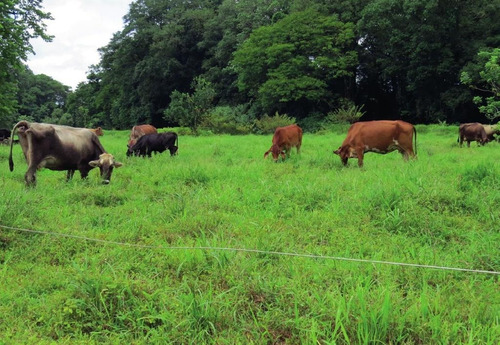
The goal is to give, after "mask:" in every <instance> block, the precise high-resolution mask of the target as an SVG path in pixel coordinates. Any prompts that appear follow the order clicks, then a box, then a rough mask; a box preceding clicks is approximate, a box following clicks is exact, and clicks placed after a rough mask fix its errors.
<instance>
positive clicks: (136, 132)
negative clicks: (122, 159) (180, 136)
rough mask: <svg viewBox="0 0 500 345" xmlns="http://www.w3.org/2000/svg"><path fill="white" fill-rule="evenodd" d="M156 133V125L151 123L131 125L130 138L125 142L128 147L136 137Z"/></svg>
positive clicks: (133, 142) (132, 144)
mask: <svg viewBox="0 0 500 345" xmlns="http://www.w3.org/2000/svg"><path fill="white" fill-rule="evenodd" d="M153 133H158V131H157V130H156V127H153V126H151V125H137V126H134V127H132V131H130V138H129V141H128V144H127V147H128V148H131V147H132V146H134V145H135V143H136V142H137V139H139V138H140V137H142V136H143V135H145V134H153Z"/></svg>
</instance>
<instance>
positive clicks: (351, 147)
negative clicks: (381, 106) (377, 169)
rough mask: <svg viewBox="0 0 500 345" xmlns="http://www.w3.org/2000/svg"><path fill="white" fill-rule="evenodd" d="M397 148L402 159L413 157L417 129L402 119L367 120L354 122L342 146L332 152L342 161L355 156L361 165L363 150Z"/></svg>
mask: <svg viewBox="0 0 500 345" xmlns="http://www.w3.org/2000/svg"><path fill="white" fill-rule="evenodd" d="M413 134H415V152H413ZM395 150H398V151H399V153H401V154H402V155H403V158H404V160H408V157H412V158H413V157H415V155H416V153H417V131H416V129H415V127H414V126H413V125H412V124H410V123H408V122H404V121H399V120H398V121H384V120H382V121H367V122H356V123H354V124H353V125H352V126H351V127H350V128H349V131H348V132H347V137H346V138H345V140H344V142H343V143H342V146H340V147H339V148H338V149H337V150H335V151H333V153H335V154H337V155H339V156H340V159H341V160H342V163H343V164H344V165H346V164H347V160H348V159H349V158H357V159H358V165H359V166H360V167H362V166H363V155H364V153H365V152H376V153H382V154H386V153H389V152H392V151H395Z"/></svg>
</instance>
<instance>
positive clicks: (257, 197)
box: [0, 126, 500, 344]
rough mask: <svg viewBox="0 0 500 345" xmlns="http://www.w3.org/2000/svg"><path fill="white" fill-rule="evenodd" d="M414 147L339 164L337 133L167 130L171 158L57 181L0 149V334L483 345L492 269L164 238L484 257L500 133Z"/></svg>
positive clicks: (492, 221)
mask: <svg viewBox="0 0 500 345" xmlns="http://www.w3.org/2000/svg"><path fill="white" fill-rule="evenodd" d="M417 130H418V159H417V160H415V161H410V162H407V163H405V162H403V159H402V158H401V155H399V154H398V153H391V154H387V155H377V154H373V153H369V154H367V155H366V156H365V166H364V168H362V169H359V168H358V167H357V162H356V160H349V165H348V167H345V168H344V167H343V166H342V165H341V162H340V159H339V157H338V156H335V155H333V154H332V151H333V150H334V149H336V148H337V147H338V146H339V145H340V144H341V142H342V140H343V139H344V137H345V132H344V131H336V132H333V133H329V132H328V133H326V132H325V133H323V134H316V135H312V134H307V133H306V134H305V135H304V139H303V146H302V150H301V151H302V152H301V154H300V155H297V154H296V153H295V150H293V152H292V156H291V158H290V159H289V160H288V161H286V162H284V163H277V164H275V163H273V162H272V160H270V159H269V160H264V159H263V155H264V152H265V151H266V150H268V149H269V147H270V145H271V136H255V135H246V136H234V137H232V136H207V137H191V136H180V137H179V155H178V156H176V157H170V156H169V155H168V154H167V153H164V154H161V155H156V156H153V157H152V158H151V159H143V158H138V157H132V158H128V159H127V158H126V157H125V152H126V142H127V136H128V132H127V131H115V132H112V131H106V133H105V135H104V136H103V137H102V138H101V142H102V143H103V145H104V147H105V148H106V149H107V150H108V151H109V152H111V153H113V154H114V155H115V157H116V158H117V159H118V160H120V161H122V162H123V163H124V166H123V167H121V168H119V169H115V171H114V175H113V179H112V181H111V184H110V185H107V186H105V185H101V184H100V183H99V178H98V172H97V170H96V169H94V170H92V171H91V173H90V175H89V178H88V180H85V181H82V180H81V179H80V178H79V174H78V173H76V174H75V178H74V179H73V180H72V181H70V182H65V173H64V172H53V171H49V170H42V171H39V172H38V176H37V177H38V185H37V187H36V188H26V187H25V186H24V173H25V172H26V163H25V162H24V158H23V155H22V153H21V149H20V147H19V146H15V147H14V159H15V164H16V166H15V170H14V172H12V173H11V172H9V171H8V164H7V158H8V147H3V146H2V147H0V164H1V166H0V196H1V200H2V203H0V224H1V225H5V226H12V227H17V228H23V229H34V230H41V231H48V232H55V233H63V234H67V235H73V236H83V237H89V238H94V239H100V240H105V241H116V242H125V243H131V244H137V245H141V246H144V247H130V246H124V245H117V244H109V243H108V244H107V243H100V242H93V241H85V240H82V239H78V238H67V237H59V236H51V235H42V234H34V233H26V232H19V231H14V230H8V229H1V228H0V315H2V317H0V344H53V343H58V344H102V343H109V344H124V343H133V344H156V343H158V344H165V343H180V344H201V343H213V344H248V343H253V344H376V343H379V344H462V343H465V344H498V343H499V342H500V325H499V323H500V320H499V317H500V312H499V310H500V288H499V281H498V276H494V275H486V274H478V273H466V272H453V271H443V270H434V269H423V268H413V267H400V266H389V265H380V264H366V263H356V262H345V261H335V260H327V259H313V258H303V257H288V256H276V255H272V254H266V253H248V252H235V251H221V250H183V249H176V250H171V249H168V248H167V247H185V246H187V247H201V246H203V247H231V248H247V249H259V250H264V251H282V252H290V253H303V254H314V255H322V256H341V257H349V258H359V259H371V260H384V261H396V262H406V263H418V264H425V265H438V266H449V267H462V268H471V269H478V270H491V271H500V250H499V248H500V247H499V243H500V231H499V230H500V225H499V224H500V211H499V205H500V163H499V158H500V144H499V143H490V144H488V145H487V146H484V147H477V146H476V144H475V143H472V145H471V148H466V147H464V148H459V147H458V144H457V143H456V137H457V131H458V129H457V128H456V127H453V126H450V127H447V126H418V128H417Z"/></svg>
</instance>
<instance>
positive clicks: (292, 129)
mask: <svg viewBox="0 0 500 345" xmlns="http://www.w3.org/2000/svg"><path fill="white" fill-rule="evenodd" d="M300 143H302V128H300V127H299V126H297V125H295V124H294V125H289V126H285V127H278V128H276V131H275V132H274V136H273V144H274V145H278V146H279V147H282V146H297V145H298V144H300Z"/></svg>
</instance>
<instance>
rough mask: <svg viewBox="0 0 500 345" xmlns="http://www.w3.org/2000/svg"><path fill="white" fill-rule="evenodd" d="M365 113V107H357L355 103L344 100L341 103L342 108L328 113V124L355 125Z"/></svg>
mask: <svg viewBox="0 0 500 345" xmlns="http://www.w3.org/2000/svg"><path fill="white" fill-rule="evenodd" d="M364 114H365V112H364V111H363V105H356V104H354V103H353V102H351V101H349V100H346V99H344V100H343V101H342V102H340V107H339V108H337V109H335V110H334V111H332V112H330V113H328V115H327V116H326V119H325V121H326V123H350V124H352V123H354V122H357V121H359V119H360V118H361V116H363V115H364Z"/></svg>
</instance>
